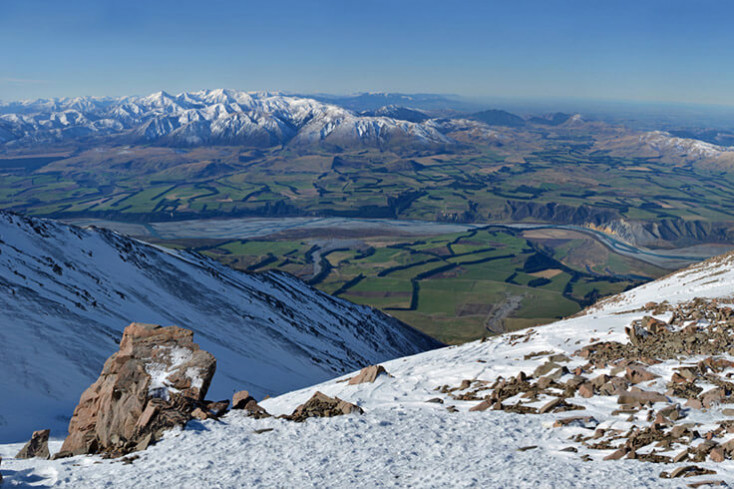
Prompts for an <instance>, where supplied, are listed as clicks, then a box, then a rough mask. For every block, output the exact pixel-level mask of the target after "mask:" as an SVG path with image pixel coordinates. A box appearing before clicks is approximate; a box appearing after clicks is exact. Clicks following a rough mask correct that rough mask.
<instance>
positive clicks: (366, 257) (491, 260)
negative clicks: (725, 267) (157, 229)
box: [160, 226, 665, 343]
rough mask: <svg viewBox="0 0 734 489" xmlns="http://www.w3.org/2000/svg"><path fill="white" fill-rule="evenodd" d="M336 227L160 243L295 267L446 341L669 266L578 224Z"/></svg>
mask: <svg viewBox="0 0 734 489" xmlns="http://www.w3.org/2000/svg"><path fill="white" fill-rule="evenodd" d="M336 235H339V234H338V231H336V230H334V229H321V230H319V229H308V230H294V231H290V232H282V233H279V234H276V235H272V236H268V237H265V238H254V239H244V240H200V239H199V240H193V239H188V240H186V239H179V240H173V241H171V240H167V241H160V243H161V244H165V245H167V246H172V247H184V248H191V249H194V250H196V251H198V252H199V253H203V254H206V255H208V256H211V257H213V258H215V259H217V260H219V261H221V262H223V263H225V264H227V265H229V266H232V267H234V268H237V269H241V270H246V271H263V270H272V269H277V270H282V271H286V272H289V273H291V274H294V275H296V276H298V277H300V278H302V279H304V280H306V281H307V282H309V283H310V284H312V285H315V286H316V287H318V288H319V289H321V290H323V291H325V292H328V293H331V294H334V295H336V296H338V297H342V298H345V299H348V300H350V301H352V302H356V303H359V304H368V305H371V306H375V307H378V308H380V309H382V310H384V311H386V312H388V313H390V314H391V315H393V316H395V317H397V318H399V319H401V320H403V321H405V322H407V323H408V324H410V325H412V326H414V327H415V328H417V329H419V330H421V331H423V332H425V333H428V334H429V335H432V336H434V337H435V338H437V339H439V340H441V341H444V342H447V343H461V342H465V341H468V340H472V339H476V338H479V337H483V336H487V335H490V334H496V333H501V332H504V331H513V330H518V329H522V328H527V327H531V326H535V325H539V324H545V323H548V322H552V321H554V320H556V319H558V318H562V317H566V316H570V315H572V314H575V313H577V312H578V311H580V310H581V309H582V308H583V307H585V306H587V305H589V304H591V303H593V302H594V301H595V300H597V299H598V298H599V297H603V296H607V295H610V294H616V293H618V292H621V291H623V290H626V289H628V288H630V287H633V286H635V285H639V284H640V283H643V282H645V281H647V280H649V279H651V278H655V277H659V276H661V275H663V274H664V273H665V272H664V270H662V269H660V268H657V267H655V266H652V265H649V264H646V263H643V262H640V261H637V260H633V259H630V258H627V257H623V256H620V255H617V254H614V253H612V252H610V251H609V250H608V249H607V248H605V247H604V246H603V245H601V244H600V243H598V242H597V241H595V240H594V239H593V238H591V237H589V236H586V235H584V234H582V233H576V232H572V231H557V232H555V233H549V232H546V233H542V232H539V231H537V230H526V231H521V230H514V229H510V228H506V227H502V226H488V227H485V228H479V229H473V230H467V231H463V232H456V233H449V234H440V235H432V236H415V235H412V236H408V235H399V234H395V233H392V234H389V233H387V232H385V233H383V234H381V233H380V231H379V230H378V229H374V230H372V231H366V230H362V231H360V232H354V233H351V234H350V233H342V234H341V235H339V236H340V237H339V238H335V236H336ZM575 249H583V250H584V253H583V254H582V253H580V252H573V250H575Z"/></svg>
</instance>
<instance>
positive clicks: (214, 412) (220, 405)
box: [206, 399, 229, 418]
mask: <svg viewBox="0 0 734 489" xmlns="http://www.w3.org/2000/svg"><path fill="white" fill-rule="evenodd" d="M228 408H229V400H227V399H225V400H223V401H217V402H210V403H208V404H207V405H206V410H207V411H208V412H209V415H210V416H211V417H214V418H219V417H220V416H223V415H225V414H226V413H227V409H228Z"/></svg>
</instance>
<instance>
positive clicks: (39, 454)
mask: <svg viewBox="0 0 734 489" xmlns="http://www.w3.org/2000/svg"><path fill="white" fill-rule="evenodd" d="M50 433H51V431H50V430H40V431H34V432H33V435H31V439H30V440H29V441H28V443H26V444H25V446H24V447H23V448H21V450H20V452H18V455H16V456H15V458H43V459H47V458H49V457H50V454H49V452H48V435H49V434H50ZM0 480H1V479H0Z"/></svg>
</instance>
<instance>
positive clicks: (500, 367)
mask: <svg viewBox="0 0 734 489" xmlns="http://www.w3.org/2000/svg"><path fill="white" fill-rule="evenodd" d="M733 265H734V257H732V256H728V257H725V258H720V259H714V260H711V261H709V262H706V263H704V264H702V265H698V266H695V267H692V268H691V269H688V270H685V271H682V272H679V273H677V274H675V275H673V276H671V277H668V278H665V279H662V280H660V281H657V282H652V283H649V284H646V285H644V286H642V287H640V288H638V289H635V290H632V291H629V292H627V293H625V294H622V295H621V296H619V297H617V298H615V299H614V300H608V301H606V302H605V303H603V304H601V305H600V306H598V307H596V308H594V309H592V310H590V311H589V312H588V313H587V314H585V315H582V316H579V317H575V318H571V319H567V320H564V321H560V322H557V323H555V324H552V325H548V326H545V327H541V328H537V329H536V330H535V331H534V332H531V333H521V334H514V335H513V334H505V335H502V336H499V337H495V338H492V339H490V340H488V341H485V342H473V343H469V344H466V345H462V346H456V347H447V348H443V349H440V350H435V351H431V352H426V353H422V354H418V355H414V356H411V357H407V358H401V359H396V360H392V361H389V362H385V363H383V365H384V367H385V368H386V369H387V371H388V372H389V373H390V374H391V375H392V376H391V377H388V376H381V377H378V378H377V380H376V381H375V383H366V384H359V385H349V384H348V383H345V382H339V380H342V379H343V378H344V377H342V378H340V379H334V380H331V381H328V382H326V383H323V384H320V385H316V386H313V387H309V388H306V389H302V390H298V391H295V392H291V393H288V394H284V395H282V396H280V397H276V398H273V399H269V400H266V401H264V402H262V403H261V404H262V406H263V407H264V408H266V409H267V410H268V411H269V412H271V413H273V414H283V413H289V412H291V411H292V410H293V409H294V408H295V407H296V406H297V405H298V404H300V403H302V402H303V401H305V400H306V399H308V398H309V397H310V396H311V395H312V394H313V392H314V391H315V390H320V391H322V392H324V393H326V394H328V395H332V396H333V395H336V396H339V397H340V398H342V399H345V400H347V401H350V402H355V403H357V404H359V405H360V406H361V407H362V408H363V409H364V411H365V414H364V415H361V416H359V415H349V416H341V417H338V418H328V419H327V418H323V419H309V420H307V421H306V422H305V423H292V422H288V421H285V420H282V419H274V418H269V419H261V420H255V419H253V418H248V417H246V416H244V414H243V413H242V411H233V412H231V413H230V414H228V415H227V416H225V417H224V418H222V420H221V421H214V420H208V421H205V422H203V423H199V422H192V423H190V424H189V426H188V427H187V428H186V429H185V430H183V431H180V430H179V431H173V432H170V433H169V434H168V435H167V436H166V437H165V438H164V440H162V441H161V442H160V443H158V444H157V445H155V446H152V447H151V448H149V449H148V450H147V451H145V452H142V453H141V454H140V457H141V458H140V459H139V460H136V461H135V462H134V463H133V464H131V465H123V464H120V463H119V462H114V461H102V462H101V463H97V462H99V459H98V458H97V457H77V458H73V459H67V460H60V461H54V462H49V461H16V460H6V461H4V462H3V464H5V465H4V466H6V468H7V469H9V473H11V474H14V475H11V477H14V478H15V479H14V480H15V481H17V482H19V483H22V482H24V481H37V482H38V483H39V484H48V485H50V484H52V483H56V484H58V485H59V486H61V487H77V488H78V487H100V486H103V485H112V486H114V487H131V488H133V487H140V486H141V485H148V486H156V487H183V486H186V487H244V486H247V487H311V486H314V487H378V486H379V487H407V486H413V487H508V488H521V487H526V488H558V487H563V488H566V487H583V488H589V487H602V488H612V487H614V488H616V487H686V484H687V483H688V482H699V481H701V480H712V479H713V480H728V481H732V480H734V464H732V462H731V460H728V461H725V462H722V463H713V462H711V461H705V462H702V463H696V465H698V466H701V467H705V468H709V469H712V470H715V471H716V472H717V474H716V475H709V476H699V477H695V478H688V479H664V478H660V477H659V474H660V473H661V472H662V471H671V470H673V469H675V468H676V467H682V466H685V465H690V462H686V463H677V464H670V463H660V464H653V463H649V462H642V461H639V460H624V459H623V460H616V461H604V460H602V459H603V458H604V457H605V456H607V455H608V454H609V453H610V452H611V451H612V450H590V449H588V448H586V447H585V446H583V445H582V444H580V443H576V442H574V441H572V440H570V438H571V437H572V436H574V435H579V434H583V433H589V432H592V433H593V430H588V429H586V428H585V427H584V426H581V425H580V424H577V425H569V426H565V427H563V426H562V427H552V424H553V422H554V421H555V420H557V419H559V416H562V415H559V414H550V413H549V414H534V415H526V414H516V413H511V412H505V411H492V410H487V411H483V412H469V409H470V408H471V407H473V406H476V405H477V404H478V402H477V401H461V400H457V399H455V398H453V397H451V396H448V395H446V394H445V392H443V393H442V392H441V391H440V390H436V389H437V387H439V386H443V385H450V386H458V385H459V384H461V383H462V381H464V380H465V379H472V380H489V381H491V380H493V379H496V378H497V377H498V376H504V377H505V378H512V377H516V376H517V374H518V373H519V372H520V371H524V372H533V371H534V369H536V368H537V367H538V366H539V365H541V364H542V363H543V362H544V361H545V359H544V358H539V357H538V356H537V352H539V351H546V352H555V353H560V354H565V355H567V356H568V357H569V358H570V362H569V363H568V368H569V369H571V370H573V369H574V368H575V367H576V366H579V365H582V364H584V363H585V362H586V360H585V359H583V358H580V357H578V356H573V353H574V352H575V351H577V350H578V349H579V348H581V347H583V346H585V345H588V344H589V343H590V340H591V338H597V339H598V338H601V339H603V340H610V341H620V342H626V341H627V340H626V338H627V337H626V334H625V332H624V328H625V327H626V326H628V325H629V324H630V323H631V322H632V321H633V320H634V319H637V318H639V317H640V315H641V313H640V311H641V308H643V307H644V306H645V304H647V303H648V302H650V301H656V302H661V300H667V301H669V302H670V303H671V304H677V303H681V302H685V301H689V300H691V299H693V298H695V297H707V298H721V299H722V300H721V301H720V302H727V301H728V300H731V294H732V290H734V288H733V286H734V267H733ZM668 315H669V314H668ZM526 339H527V341H526ZM595 341H597V340H595ZM724 356H725V357H727V358H729V359H731V357H728V356H726V355H724ZM698 360H700V358H697V357H691V358H686V359H684V360H683V361H684V363H695V362H696V361H698ZM676 365H678V362H677V361H676V362H673V361H664V362H662V363H659V364H656V365H653V366H651V367H649V368H650V370H651V371H652V372H653V373H656V374H659V375H661V376H662V377H661V378H660V379H658V380H655V381H653V382H646V383H645V385H644V388H645V389H649V390H653V391H658V392H664V391H665V389H666V387H665V385H664V381H663V379H664V378H666V376H668V378H669V374H670V373H671V369H672V368H673V367H674V366H676ZM566 375H570V374H566ZM436 397H438V398H441V399H442V401H443V403H438V402H427V401H428V400H429V399H434V398H436ZM572 401H573V403H574V404H577V405H581V406H583V407H584V408H585V410H583V411H576V412H567V413H563V415H566V416H574V415H576V416H579V415H580V416H593V417H594V418H595V419H596V420H597V421H598V425H597V427H600V428H608V429H612V430H613V429H619V430H622V431H625V430H627V429H629V427H630V425H631V423H630V422H629V420H627V419H626V417H627V415H626V414H625V415H623V416H619V415H612V414H611V412H612V410H614V409H617V408H618V405H617V402H616V397H613V396H594V397H590V398H588V399H585V398H580V397H574V398H573V399H572ZM542 402H545V401H544V400H541V403H542ZM681 402H682V401H681ZM448 406H453V407H454V408H455V412H452V411H454V409H451V410H447V407H448ZM688 416H689V417H688V418H686V420H685V421H684V422H688V421H690V422H694V423H699V425H698V429H699V430H700V431H701V433H704V432H706V429H707V427H708V426H709V425H711V423H712V422H713V420H714V418H717V417H720V416H721V411H720V409H719V408H712V409H710V410H708V411H692V412H691V413H690V414H689V415H688ZM267 429H272V431H265V432H263V430H267ZM255 430H258V431H257V432H256V431H255ZM727 436H729V437H731V436H734V435H727ZM702 441H703V440H702V439H699V440H698V441H697V442H696V443H700V442H702ZM233 447H236V448H233ZM527 447H534V448H529V449H527V450H518V449H520V448H527ZM570 447H572V448H573V449H574V450H575V451H574V450H568V449H569V448H570ZM19 448H20V446H19V445H13V446H7V445H6V446H0V456H12V455H13V453H14V451H17V450H18V449H19ZM56 448H57V447H56ZM53 449H54V447H53V446H52V451H53ZM584 457H589V458H590V460H588V461H584Z"/></svg>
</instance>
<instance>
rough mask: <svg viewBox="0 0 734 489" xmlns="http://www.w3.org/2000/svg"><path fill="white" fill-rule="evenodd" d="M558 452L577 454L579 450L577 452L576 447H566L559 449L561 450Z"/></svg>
mask: <svg viewBox="0 0 734 489" xmlns="http://www.w3.org/2000/svg"><path fill="white" fill-rule="evenodd" d="M560 451H561V452H571V453H577V452H578V451H579V450H578V448H576V447H566V448H561V450H560Z"/></svg>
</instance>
